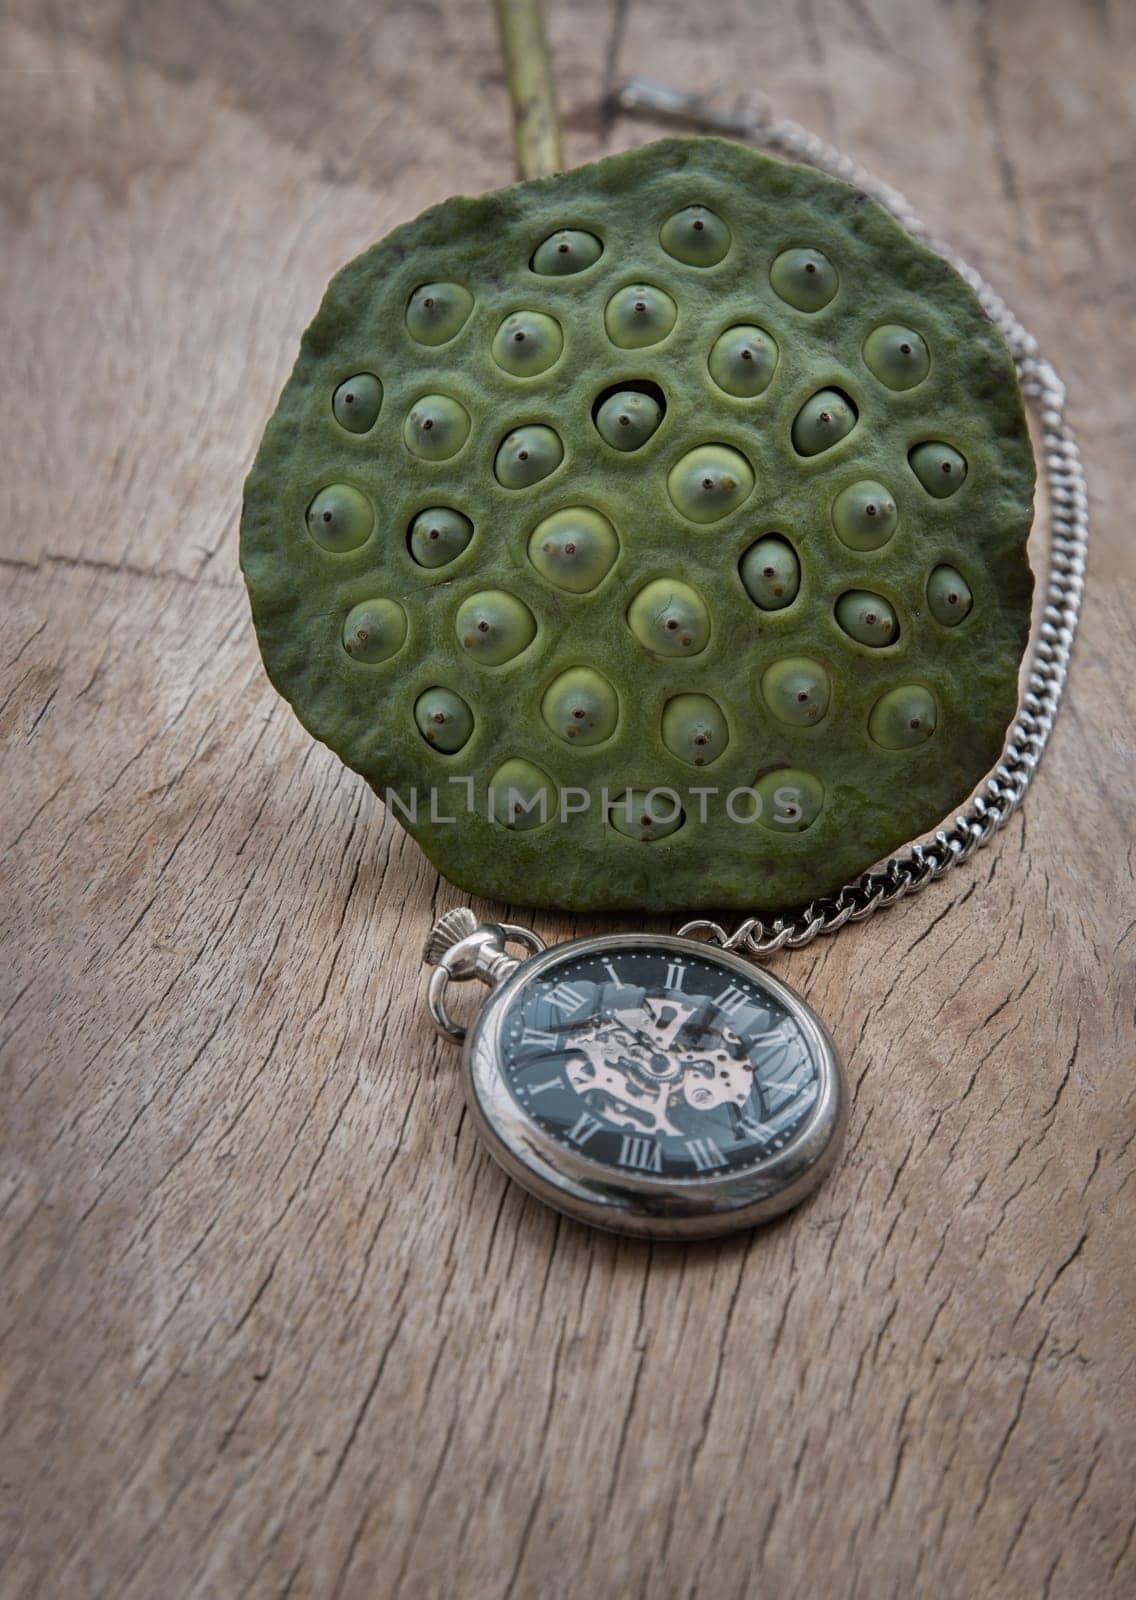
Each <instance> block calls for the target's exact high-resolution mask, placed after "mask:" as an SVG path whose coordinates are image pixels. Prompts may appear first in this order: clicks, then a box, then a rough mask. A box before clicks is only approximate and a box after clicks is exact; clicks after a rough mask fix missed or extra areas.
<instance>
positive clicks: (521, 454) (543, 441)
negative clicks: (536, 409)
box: [493, 422, 564, 489]
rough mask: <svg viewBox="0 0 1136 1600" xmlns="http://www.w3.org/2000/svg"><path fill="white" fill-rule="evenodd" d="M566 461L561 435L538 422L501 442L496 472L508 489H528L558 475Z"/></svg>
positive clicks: (496, 459) (495, 465)
mask: <svg viewBox="0 0 1136 1600" xmlns="http://www.w3.org/2000/svg"><path fill="white" fill-rule="evenodd" d="M563 460H564V446H563V445H562V444H561V442H560V436H559V434H557V433H554V432H553V431H552V429H551V428H546V427H545V426H544V425H543V424H542V423H537V422H534V423H530V424H529V425H528V426H527V427H524V428H514V429H513V431H512V433H510V434H507V435H506V436H505V438H504V439H502V440H501V443H500V444H499V445H498V447H497V455H496V458H495V459H494V462H493V471H494V473H495V474H496V477H497V482H498V483H499V484H501V485H502V486H503V487H504V488H506V489H528V488H530V487H531V485H532V484H534V483H539V482H540V481H541V479H542V478H547V477H548V475H549V473H550V472H555V471H556V469H557V467H558V466H559V465H560V463H561V462H562V461H563Z"/></svg>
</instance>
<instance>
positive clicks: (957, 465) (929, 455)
mask: <svg viewBox="0 0 1136 1600" xmlns="http://www.w3.org/2000/svg"><path fill="white" fill-rule="evenodd" d="M907 459H908V460H909V461H910V462H911V470H912V472H914V474H915V476H916V477H917V478H918V479H919V482H920V483H921V484H922V485H923V487H924V489H926V491H927V493H928V494H930V495H934V497H935V499H936V500H946V499H947V498H948V497H949V496H950V495H952V494H955V493H956V492H957V491H958V490H959V489H961V488H962V486H963V482H964V480H965V478H966V458H965V456H962V455H960V454H959V452H958V451H957V450H953V449H952V448H951V446H950V445H949V444H942V443H940V442H938V441H931V442H929V443H927V444H917V445H916V446H915V449H914V450H912V452H911V454H910V455H909V456H908V458H907Z"/></svg>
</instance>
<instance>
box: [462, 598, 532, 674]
mask: <svg viewBox="0 0 1136 1600" xmlns="http://www.w3.org/2000/svg"><path fill="white" fill-rule="evenodd" d="M457 636H458V643H459V644H460V645H461V647H462V649H463V650H465V651H467V652H468V654H469V655H471V656H472V657H473V659H474V660H475V661H477V662H479V663H480V664H481V665H482V666H485V667H499V666H500V665H501V663H502V662H503V661H512V659H513V657H514V656H519V655H520V653H521V651H522V650H525V649H527V648H528V646H529V645H530V644H531V643H532V642H533V640H534V639H535V637H536V618H535V617H534V616H533V614H532V612H531V611H530V610H529V608H528V606H527V605H525V603H524V601H523V600H518V599H517V597H516V595H514V594H508V593H507V592H506V591H505V590H504V589H486V590H484V591H483V592H482V593H481V594H471V595H469V596H467V598H466V599H464V600H463V601H462V603H461V605H460V606H459V607H458V610H457Z"/></svg>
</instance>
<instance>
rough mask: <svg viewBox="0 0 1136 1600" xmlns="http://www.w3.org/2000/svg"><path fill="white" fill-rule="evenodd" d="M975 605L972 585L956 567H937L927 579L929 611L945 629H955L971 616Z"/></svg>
mask: <svg viewBox="0 0 1136 1600" xmlns="http://www.w3.org/2000/svg"><path fill="white" fill-rule="evenodd" d="M973 604H974V596H973V595H972V594H971V592H970V585H969V584H968V583H967V581H966V579H965V578H964V577H963V576H962V573H961V572H956V571H955V569H954V567H947V566H942V567H936V568H935V570H934V572H932V574H931V576H930V577H929V578H928V579H927V609H928V610H929V611H930V613H931V615H932V616H933V617H934V619H935V621H936V622H941V623H942V625H943V627H944V628H953V627H955V625H956V624H957V623H960V622H961V621H962V619H963V618H964V617H966V616H969V614H970V608H971V606H972V605H973Z"/></svg>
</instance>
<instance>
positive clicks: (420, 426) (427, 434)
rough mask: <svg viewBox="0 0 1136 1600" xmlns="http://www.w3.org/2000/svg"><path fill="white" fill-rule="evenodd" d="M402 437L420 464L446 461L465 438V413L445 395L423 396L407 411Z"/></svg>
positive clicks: (467, 429) (454, 401) (467, 434)
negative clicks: (422, 462)
mask: <svg viewBox="0 0 1136 1600" xmlns="http://www.w3.org/2000/svg"><path fill="white" fill-rule="evenodd" d="M402 437H403V442H404V443H405V445H406V448H407V449H408V450H409V451H410V452H411V454H412V455H416V456H420V457H421V458H422V460H423V461H448V460H449V458H450V457H451V456H456V455H457V453H458V451H459V450H460V449H461V447H462V445H463V444H464V443H465V441H466V440H467V439H468V437H469V412H468V411H467V410H466V409H465V407H464V406H462V405H459V404H458V402H457V401H456V400H451V398H450V397H449V395H447V394H427V395H423V396H422V399H421V400H417V401H415V403H414V405H413V406H412V407H411V409H410V413H409V415H408V416H407V419H406V421H405V422H404V423H403V425H402Z"/></svg>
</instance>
